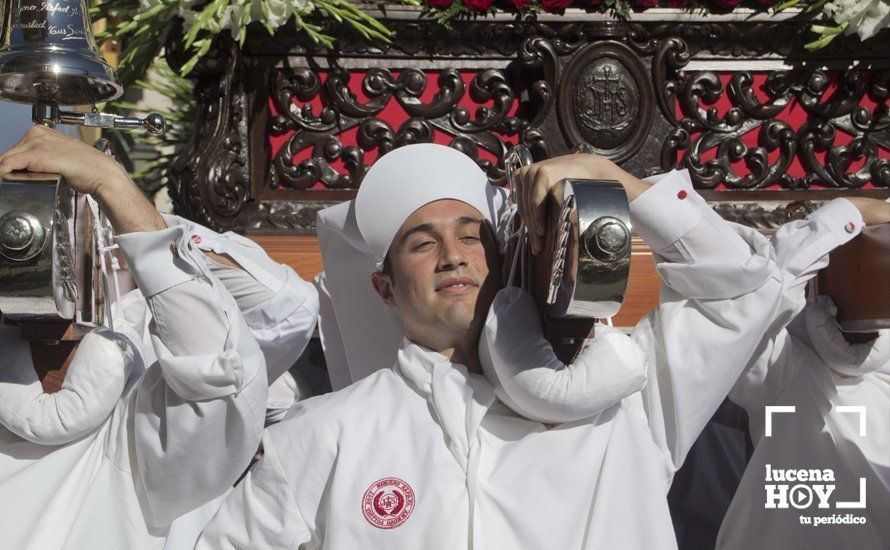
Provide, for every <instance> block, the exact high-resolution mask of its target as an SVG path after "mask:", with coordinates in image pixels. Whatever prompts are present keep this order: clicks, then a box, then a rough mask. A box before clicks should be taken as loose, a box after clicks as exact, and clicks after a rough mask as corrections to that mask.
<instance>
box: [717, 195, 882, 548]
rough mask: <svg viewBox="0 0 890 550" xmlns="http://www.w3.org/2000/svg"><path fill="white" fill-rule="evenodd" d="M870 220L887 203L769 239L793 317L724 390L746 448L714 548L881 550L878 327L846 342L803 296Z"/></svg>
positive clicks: (822, 302)
mask: <svg viewBox="0 0 890 550" xmlns="http://www.w3.org/2000/svg"><path fill="white" fill-rule="evenodd" d="M879 223H890V204H887V203H885V202H882V201H878V200H876V199H861V198H854V199H850V200H848V199H835V200H834V201H832V202H830V203H828V204H827V205H825V206H823V207H822V208H819V209H818V210H816V211H815V212H813V213H812V214H810V215H809V216H808V218H807V219H806V220H802V221H796V222H792V223H788V224H786V225H784V226H782V228H780V229H779V231H777V232H776V235H775V236H774V237H773V245H774V247H775V250H776V256H777V258H778V262H779V265H780V266H782V267H783V268H784V269H785V270H786V271H787V272H788V273H789V275H790V276H792V277H793V278H794V282H793V284H792V285H790V286H789V287H788V290H787V292H788V294H789V296H790V297H791V298H792V299H794V300H795V301H796V302H797V303H798V304H799V306H798V308H797V311H799V312H800V313H799V315H797V317H795V318H794V320H793V321H792V322H791V323H790V324H789V325H788V327H787V329H783V330H781V331H779V332H778V333H776V334H775V335H774V336H773V337H772V338H771V339H770V340H769V341H768V343H767V346H766V347H765V349H764V350H763V352H762V353H761V354H760V355H759V356H758V357H756V359H755V360H754V361H752V364H751V366H750V367H748V368H747V369H745V371H744V373H743V374H742V376H741V377H740V378H739V380H738V382H737V383H736V385H735V387H734V388H733V390H732V393H730V398H731V399H732V400H733V401H735V402H736V403H738V404H739V405H741V406H742V407H744V408H745V410H746V411H747V413H748V417H749V419H750V431H751V439H752V440H753V441H754V443H755V448H754V454H753V455H752V457H751V460H750V461H749V463H748V467H747V468H746V470H745V473H744V475H743V477H742V480H741V483H740V485H739V488H738V490H737V491H736V493H735V496H734V497H733V500H732V503H731V504H730V507H729V510H728V511H727V513H726V516H725V517H724V519H723V523H722V525H721V527H720V533H719V535H718V539H717V548H719V549H721V550H742V549H748V548H758V549H761V550H780V549H785V548H789V547H800V548H807V549H808V550H834V549H837V548H851V549H852V548H855V549H856V550H882V549H886V548H890V523H888V521H887V518H888V517H890V330H886V329H885V330H881V331H879V332H878V333H875V334H871V335H866V336H869V338H860V340H861V341H860V342H858V343H849V342H848V341H847V339H845V335H844V334H843V333H842V331H841V330H840V327H839V326H838V324H837V322H836V320H835V315H836V311H837V310H836V308H835V307H834V305H833V304H832V302H831V299H830V298H829V297H827V296H818V297H813V298H811V299H809V300H805V287H806V284H807V281H809V280H810V279H811V278H813V277H814V276H815V275H816V272H817V271H818V270H819V269H821V268H824V267H826V266H827V265H828V253H829V252H830V251H831V250H832V249H834V248H835V247H838V246H841V245H843V244H844V243H846V242H848V241H849V240H851V239H852V238H853V237H855V236H856V235H858V234H859V233H860V231H861V229H862V228H863V227H864V226H868V225H876V224H879ZM850 284H855V275H854V274H851V280H850ZM848 337H849V336H848ZM768 407H776V408H775V409H770V410H771V411H774V412H769V410H768V409H767V408H768ZM792 408H793V411H792ZM768 418H769V419H768ZM767 425H769V426H770V430H769V431H770V433H765V432H766V430H767V428H766V426H767ZM800 472H804V473H803V477H805V478H806V479H803V477H802V476H801V475H800ZM811 472H812V473H811ZM789 474H790V475H789ZM791 476H793V478H792V477H791ZM829 478H830V479H829ZM798 486H799V487H798ZM820 495H821V496H820Z"/></svg>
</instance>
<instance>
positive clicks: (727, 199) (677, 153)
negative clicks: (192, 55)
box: [168, 6, 890, 235]
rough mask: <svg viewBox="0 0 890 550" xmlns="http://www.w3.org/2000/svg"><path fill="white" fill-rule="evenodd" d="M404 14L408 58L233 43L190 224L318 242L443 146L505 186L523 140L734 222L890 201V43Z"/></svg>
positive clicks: (781, 22)
mask: <svg viewBox="0 0 890 550" xmlns="http://www.w3.org/2000/svg"><path fill="white" fill-rule="evenodd" d="M368 9H372V8H368ZM384 18H385V19H386V24H387V26H389V28H391V29H393V30H394V31H395V37H394V39H393V41H392V43H389V44H381V43H369V42H367V41H365V40H363V39H361V38H360V37H357V36H355V35H353V34H352V33H350V32H348V31H343V30H342V29H336V28H330V29H328V32H331V33H334V34H335V35H337V36H338V38H339V42H338V49H337V51H326V50H325V49H324V48H322V47H320V46H318V45H313V44H312V43H311V42H310V41H309V40H308V39H307V38H306V37H304V36H299V35H295V34H290V33H287V32H280V33H279V34H278V35H276V36H274V37H269V36H267V35H266V34H265V31H262V30H259V31H257V32H254V33H252V34H250V35H249V37H248V40H247V43H246V45H245V47H244V48H243V49H239V48H237V47H236V46H235V45H234V44H233V43H232V41H231V40H229V39H228V38H226V37H222V38H221V39H220V40H219V41H218V43H217V44H216V45H215V47H214V49H213V50H212V51H211V52H210V53H209V54H208V56H207V58H206V59H205V60H204V62H203V63H201V64H200V65H199V66H198V67H197V68H196V70H195V72H194V74H193V76H194V78H195V81H196V88H195V90H196V96H197V98H198V113H199V116H198V119H197V120H196V123H195V132H194V139H193V141H192V142H191V143H190V144H189V146H188V148H187V150H186V151H185V152H184V153H183V154H182V155H181V156H180V157H179V158H178V159H177V161H176V162H175V164H174V165H173V167H172V170H171V186H170V188H171V189H170V190H171V194H172V196H173V198H174V204H175V207H176V209H177V211H178V212H179V213H181V214H184V215H186V216H188V217H191V218H193V219H195V220H197V221H199V222H201V223H204V224H207V225H209V226H211V227H213V228H215V229H235V230H238V231H242V232H247V233H254V234H262V233H272V234H292V235H293V234H301V235H311V234H313V233H314V223H315V214H316V212H317V211H318V210H319V209H320V208H324V207H326V206H329V205H331V204H334V203H336V202H339V201H342V200H345V199H348V198H351V197H352V196H353V195H354V193H355V190H356V189H357V188H358V186H359V185H360V184H361V178H362V176H363V175H364V173H365V171H366V170H367V169H368V167H369V166H370V165H371V164H372V163H373V161H374V160H375V159H376V158H378V157H379V156H380V155H382V154H385V153H386V152H387V151H390V150H392V149H393V148H395V147H399V146H402V145H405V144H408V143H416V142H427V141H435V142H438V143H444V144H448V145H451V146H453V147H456V148H458V149H460V150H461V151H463V152H465V153H466V154H467V155H469V156H470V157H472V158H474V159H476V160H477V161H478V162H479V164H480V166H481V167H482V168H483V169H484V170H485V171H486V173H487V174H488V175H489V181H490V182H491V183H492V184H493V185H502V184H503V183H504V169H503V160H502V159H503V157H504V154H505V153H506V151H507V150H508V149H509V147H510V146H512V145H513V144H515V143H519V142H521V143H524V144H526V145H527V146H529V147H530V149H531V150H532V152H533V154H534V156H535V157H536V158H537V159H543V158H547V157H550V156H553V155H558V154H561V153H563V152H565V151H567V150H568V149H570V148H571V147H573V146H574V145H576V144H577V143H578V142H580V141H582V140H583V141H587V142H589V143H590V144H591V145H593V146H594V147H595V148H596V150H597V152H598V153H599V154H601V155H603V156H606V157H609V158H611V159H613V160H614V161H615V162H618V163H619V164H621V165H622V166H623V167H625V169H627V170H628V171H630V172H632V173H635V174H637V175H640V176H645V175H650V174H653V173H656V172H663V171H665V170H668V169H671V168H674V167H681V168H688V169H689V171H690V174H691V177H692V179H693V182H694V184H695V186H696V187H697V188H698V189H701V190H702V191H703V192H704V193H705V194H706V196H707V198H708V199H709V200H711V201H713V202H714V203H715V205H716V208H717V210H718V212H720V213H721V214H723V215H724V216H726V217H728V218H730V219H733V220H735V221H740V222H742V223H746V224H749V225H752V226H755V227H759V228H761V229H765V230H766V229H770V228H775V227H777V226H778V225H780V224H781V223H783V222H784V221H787V219H789V216H798V215H802V214H803V213H804V211H803V210H801V209H800V208H799V207H792V208H790V209H789V208H788V207H787V205H788V203H790V202H794V201H817V202H819V201H823V200H827V199H828V198H831V197H833V196H837V195H839V194H840V195H843V194H865V195H871V196H880V197H886V196H888V192H890V114H888V98H887V95H888V82H890V41H888V40H887V38H888V37H890V32H888V31H884V33H883V35H882V36H878V37H876V38H874V39H872V40H869V41H868V42H866V43H864V44H863V43H860V42H859V41H858V39H856V38H854V37H853V38H851V37H843V38H839V39H837V40H835V41H834V42H832V43H831V44H830V46H829V47H827V48H825V49H824V50H821V51H819V52H816V53H808V52H806V51H805V50H804V49H803V47H802V46H803V44H805V43H806V42H807V41H809V40H810V39H811V36H810V35H809V34H808V32H809V31H808V30H807V29H808V27H809V24H810V22H809V21H808V20H807V19H806V18H805V17H800V16H794V17H791V16H787V15H784V14H777V15H767V14H750V13H744V12H739V13H735V12H734V13H733V14H728V15H721V16H717V15H713V16H698V15H694V14H693V15H690V14H681V12H676V11H672V10H647V11H646V12H643V13H642V14H636V15H634V16H632V18H631V19H630V20H629V21H617V20H612V19H609V18H608V17H605V16H602V15H598V14H587V13H585V12H581V11H572V10H569V11H568V12H567V13H566V15H565V16H562V17H557V16H546V15H542V16H541V17H539V19H538V20H537V21H536V22H518V21H515V20H514V19H512V18H510V17H505V16H503V15H501V16H497V17H493V18H486V19H479V20H474V21H463V22H456V23H454V25H453V26H452V28H450V29H446V28H443V27H441V26H438V25H436V24H435V23H434V22H432V21H429V20H423V19H420V18H419V17H418V12H417V10H415V9H412V8H406V7H397V6H390V7H389V8H387V11H386V12H384ZM168 50H169V55H170V57H171V58H172V59H173V61H174V63H175V59H176V57H177V48H176V44H171V46H170V47H169V48H168ZM419 184H422V182H419Z"/></svg>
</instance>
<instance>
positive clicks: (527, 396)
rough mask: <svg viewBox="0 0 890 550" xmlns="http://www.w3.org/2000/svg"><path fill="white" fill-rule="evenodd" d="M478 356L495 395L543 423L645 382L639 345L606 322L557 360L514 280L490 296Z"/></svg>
mask: <svg viewBox="0 0 890 550" xmlns="http://www.w3.org/2000/svg"><path fill="white" fill-rule="evenodd" d="M479 361H480V363H481V364H482V368H483V371H484V372H485V375H486V377H487V378H488V379H489V380H490V381H492V383H493V384H494V386H495V391H496V393H497V396H498V398H499V399H500V400H501V401H503V402H504V403H505V404H506V405H507V406H509V407H510V408H511V409H513V410H514V411H515V412H517V413H519V414H521V415H522V416H524V417H526V418H530V419H532V420H537V421H538V422H544V423H547V424H559V423H563V422H574V421H576V420H581V419H584V418H590V417H593V416H595V415H596V414H599V413H600V412H602V411H604V410H606V409H607V408H609V407H611V406H613V405H615V404H616V403H618V402H620V401H621V400H622V399H624V398H625V397H627V396H628V395H630V394H632V393H635V392H638V391H640V390H641V389H642V388H643V386H644V385H645V383H646V358H645V356H644V354H643V350H641V349H640V347H639V346H638V345H637V344H636V343H634V341H633V340H631V339H630V338H628V337H627V335H625V334H624V333H622V332H621V331H619V330H617V329H614V328H611V327H609V326H605V325H598V326H597V327H596V337H595V338H590V339H587V340H585V342H584V345H583V347H582V349H581V350H580V351H579V352H578V356H577V357H576V358H575V360H574V361H573V362H572V364H571V365H566V364H565V363H563V362H562V361H560V360H559V359H558V358H557V357H556V355H555V354H554V352H553V348H552V346H551V345H550V342H548V341H547V340H546V339H545V338H544V333H543V330H542V328H541V318H540V314H539V312H538V307H537V306H536V305H535V301H534V298H532V296H531V295H530V294H529V293H528V292H526V291H524V290H522V289H520V288H517V287H515V286H509V287H506V288H504V289H502V290H501V291H500V292H498V294H497V296H495V299H494V301H493V302H492V305H491V309H490V310H489V313H488V318H487V319H486V320H485V326H484V327H483V328H482V334H481V337H480V339H479Z"/></svg>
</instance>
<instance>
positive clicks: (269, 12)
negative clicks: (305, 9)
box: [262, 0, 294, 29]
mask: <svg viewBox="0 0 890 550" xmlns="http://www.w3.org/2000/svg"><path fill="white" fill-rule="evenodd" d="M262 1H263V3H264V4H265V5H266V21H267V22H268V23H269V26H270V27H272V28H273V29H277V28H279V27H281V26H282V25H284V24H285V23H287V20H288V19H290V18H291V16H292V15H293V14H294V9H293V5H292V4H291V1H290V0H262Z"/></svg>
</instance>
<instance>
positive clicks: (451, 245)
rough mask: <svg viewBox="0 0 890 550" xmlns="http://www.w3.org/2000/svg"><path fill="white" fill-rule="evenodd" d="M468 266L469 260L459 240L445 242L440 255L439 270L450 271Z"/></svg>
mask: <svg viewBox="0 0 890 550" xmlns="http://www.w3.org/2000/svg"><path fill="white" fill-rule="evenodd" d="M466 265H467V260H466V258H465V257H464V254H463V251H462V250H461V247H460V242H459V241H458V240H457V239H446V240H444V241H443V242H442V246H441V248H440V253H439V269H440V270H443V271H448V270H451V269H456V268H458V267H461V266H466Z"/></svg>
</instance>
